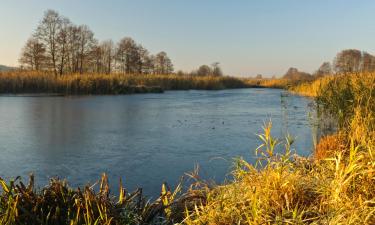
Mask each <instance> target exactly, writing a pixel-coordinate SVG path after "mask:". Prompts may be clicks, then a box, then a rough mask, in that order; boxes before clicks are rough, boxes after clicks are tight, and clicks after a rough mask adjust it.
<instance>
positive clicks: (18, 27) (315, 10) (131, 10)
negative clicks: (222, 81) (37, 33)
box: [0, 0, 375, 76]
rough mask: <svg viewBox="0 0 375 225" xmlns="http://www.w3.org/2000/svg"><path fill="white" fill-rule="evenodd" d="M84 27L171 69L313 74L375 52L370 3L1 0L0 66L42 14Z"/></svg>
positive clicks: (12, 58)
mask: <svg viewBox="0 0 375 225" xmlns="http://www.w3.org/2000/svg"><path fill="white" fill-rule="evenodd" d="M47 9H54V10H56V11H58V12H59V13H60V14H61V15H64V16H66V17H68V18H69V19H70V20H71V21H72V22H73V23H75V24H86V25H88V26H89V27H90V28H91V29H92V30H93V31H94V33H95V36H96V38H97V39H98V40H107V39H113V40H114V41H115V42H117V41H118V40H120V39H121V38H122V37H132V38H133V39H135V40H136V41H137V42H138V43H141V44H142V45H143V46H144V47H146V48H147V49H148V50H149V51H150V52H151V53H157V52H159V51H166V52H167V53H168V55H169V56H170V58H171V59H172V61H173V64H174V67H175V69H176V70H183V71H190V70H192V69H195V68H197V67H198V66H199V65H202V64H211V63H213V62H220V65H221V66H222V68H223V70H224V73H225V74H229V75H233V76H254V75H256V74H263V75H264V76H273V75H276V76H280V75H282V74H284V73H285V72H286V70H287V69H288V68H289V67H297V68H298V69H300V70H302V71H306V72H313V71H314V70H316V69H317V68H318V67H319V66H320V64H321V63H322V62H324V61H332V60H333V58H334V56H335V55H336V53H337V52H339V51H340V50H343V49H348V48H355V49H359V50H364V51H367V52H369V53H374V54H375V13H374V12H375V1H372V0H310V1H307V0H257V1H255V0H235V1H230V0H131V1H130V0H129V1H128V0H106V1H103V0H90V1H84V0H0V64H4V65H9V66H17V65H18V58H19V55H20V51H21V49H22V47H23V46H24V44H25V42H26V40H27V39H28V37H30V35H31V34H32V33H33V32H34V30H35V29H36V27H37V25H38V23H39V21H40V20H41V18H42V17H43V13H44V11H46V10H47Z"/></svg>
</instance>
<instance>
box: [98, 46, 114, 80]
mask: <svg viewBox="0 0 375 225" xmlns="http://www.w3.org/2000/svg"><path fill="white" fill-rule="evenodd" d="M100 48H101V51H102V54H103V56H102V61H103V67H104V68H103V72H104V73H106V74H110V73H111V72H112V66H113V62H114V57H115V49H114V44H113V41H112V40H107V41H103V42H102V43H101V44H100Z"/></svg>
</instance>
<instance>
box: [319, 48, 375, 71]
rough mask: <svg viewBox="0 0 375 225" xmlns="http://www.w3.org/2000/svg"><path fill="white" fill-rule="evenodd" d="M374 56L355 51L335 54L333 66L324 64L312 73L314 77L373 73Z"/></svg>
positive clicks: (327, 63)
mask: <svg viewBox="0 0 375 225" xmlns="http://www.w3.org/2000/svg"><path fill="white" fill-rule="evenodd" d="M374 71H375V56H373V55H371V54H369V53H367V52H365V51H360V50H357V49H346V50H343V51H341V52H339V53H337V55H336V57H335V59H334V60H333V64H332V65H331V63H329V62H324V63H323V64H322V65H321V66H320V67H319V69H318V70H317V71H316V72H315V73H314V75H316V76H322V75H324V74H332V73H353V72H374Z"/></svg>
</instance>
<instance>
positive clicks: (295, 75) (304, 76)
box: [283, 67, 313, 80]
mask: <svg viewBox="0 0 375 225" xmlns="http://www.w3.org/2000/svg"><path fill="white" fill-rule="evenodd" d="M283 78H285V79H289V80H312V79H313V77H312V76H311V75H310V74H309V73H305V72H301V71H298V69H296V68H293V67H291V68H289V69H288V71H287V72H286V73H285V75H284V76H283Z"/></svg>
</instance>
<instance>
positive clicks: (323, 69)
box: [314, 62, 332, 77]
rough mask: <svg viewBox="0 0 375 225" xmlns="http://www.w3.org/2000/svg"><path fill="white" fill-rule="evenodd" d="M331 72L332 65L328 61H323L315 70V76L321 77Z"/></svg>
mask: <svg viewBox="0 0 375 225" xmlns="http://www.w3.org/2000/svg"><path fill="white" fill-rule="evenodd" d="M331 73H332V67H331V64H330V63H329V62H324V63H323V64H322V65H321V66H320V67H319V69H318V70H317V71H315V73H314V76H315V77H321V76H324V75H328V74H331Z"/></svg>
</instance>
